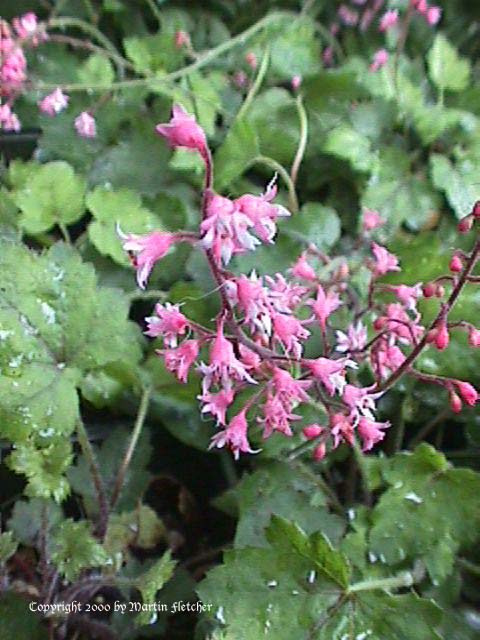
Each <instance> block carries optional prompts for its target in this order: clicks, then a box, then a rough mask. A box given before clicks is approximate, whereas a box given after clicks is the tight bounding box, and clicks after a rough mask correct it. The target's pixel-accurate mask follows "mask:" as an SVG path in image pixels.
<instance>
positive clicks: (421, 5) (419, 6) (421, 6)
mask: <svg viewBox="0 0 480 640" xmlns="http://www.w3.org/2000/svg"><path fill="white" fill-rule="evenodd" d="M415 8H416V10H417V11H418V13H420V14H421V15H426V13H427V10H428V2H427V0H416V2H415Z"/></svg>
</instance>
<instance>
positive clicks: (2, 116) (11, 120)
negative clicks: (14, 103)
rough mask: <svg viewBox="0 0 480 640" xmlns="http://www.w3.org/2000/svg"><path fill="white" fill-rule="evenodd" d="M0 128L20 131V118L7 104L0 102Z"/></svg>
mask: <svg viewBox="0 0 480 640" xmlns="http://www.w3.org/2000/svg"><path fill="white" fill-rule="evenodd" d="M0 129H3V130H4V131H20V120H19V119H18V118H17V116H16V114H15V113H13V111H12V110H11V108H10V105H8V104H0Z"/></svg>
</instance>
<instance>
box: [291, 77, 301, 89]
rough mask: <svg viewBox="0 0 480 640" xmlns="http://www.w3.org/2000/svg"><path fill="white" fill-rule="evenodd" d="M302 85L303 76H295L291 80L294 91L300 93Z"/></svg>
mask: <svg viewBox="0 0 480 640" xmlns="http://www.w3.org/2000/svg"><path fill="white" fill-rule="evenodd" d="M301 84H302V76H293V78H292V79H291V80H290V85H291V87H292V89H293V90H294V91H298V89H300V85H301Z"/></svg>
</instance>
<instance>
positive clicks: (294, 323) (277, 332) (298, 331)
mask: <svg viewBox="0 0 480 640" xmlns="http://www.w3.org/2000/svg"><path fill="white" fill-rule="evenodd" d="M309 335H310V331H308V330H307V329H305V327H304V326H303V325H302V323H301V322H300V320H297V318H295V317H294V316H290V315H286V314H284V313H276V314H275V315H274V316H273V338H274V340H275V341H276V342H278V343H280V345H281V346H282V347H283V348H284V349H285V353H286V354H287V355H289V354H290V353H291V354H293V356H294V357H295V358H299V357H300V356H301V355H302V345H301V344H300V342H301V341H302V340H306V339H307V338H308V336H309Z"/></svg>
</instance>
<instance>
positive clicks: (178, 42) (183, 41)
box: [175, 31, 190, 49]
mask: <svg viewBox="0 0 480 640" xmlns="http://www.w3.org/2000/svg"><path fill="white" fill-rule="evenodd" d="M189 46H190V36H189V35H188V33H187V32H186V31H177V32H176V33H175V47H176V48H177V49H181V48H182V47H189Z"/></svg>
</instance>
